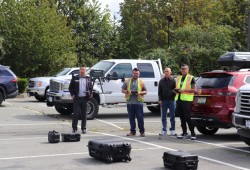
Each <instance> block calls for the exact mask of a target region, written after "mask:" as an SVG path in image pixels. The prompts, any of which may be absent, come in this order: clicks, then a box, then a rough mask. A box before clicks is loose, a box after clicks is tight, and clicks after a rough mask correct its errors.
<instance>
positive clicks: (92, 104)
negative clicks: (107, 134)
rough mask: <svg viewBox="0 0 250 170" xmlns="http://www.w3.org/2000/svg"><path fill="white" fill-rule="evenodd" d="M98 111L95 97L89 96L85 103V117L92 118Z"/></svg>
mask: <svg viewBox="0 0 250 170" xmlns="http://www.w3.org/2000/svg"><path fill="white" fill-rule="evenodd" d="M98 112H99V104H98V102H97V101H96V99H95V98H91V99H90V100H89V101H88V104H87V119H88V120H92V119H94V118H96V117H97V115H98Z"/></svg>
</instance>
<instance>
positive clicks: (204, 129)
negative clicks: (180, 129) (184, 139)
mask: <svg viewBox="0 0 250 170" xmlns="http://www.w3.org/2000/svg"><path fill="white" fill-rule="evenodd" d="M196 128H197V129H198V131H199V132H200V133H202V134H203V135H214V134H215V133H216V132H217V131H218V130H219V128H214V127H203V126H196Z"/></svg>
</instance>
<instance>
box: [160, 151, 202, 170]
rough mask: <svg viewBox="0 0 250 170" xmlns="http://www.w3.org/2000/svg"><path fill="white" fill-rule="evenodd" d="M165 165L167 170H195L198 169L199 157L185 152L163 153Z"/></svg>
mask: <svg viewBox="0 0 250 170" xmlns="http://www.w3.org/2000/svg"><path fill="white" fill-rule="evenodd" d="M162 158H163V164H164V166H165V167H166V168H170V169H176V170H195V169H197V167H198V161H199V160H198V156H197V155H193V154H191V153H188V152H183V151H169V152H164V153H163V157H162Z"/></svg>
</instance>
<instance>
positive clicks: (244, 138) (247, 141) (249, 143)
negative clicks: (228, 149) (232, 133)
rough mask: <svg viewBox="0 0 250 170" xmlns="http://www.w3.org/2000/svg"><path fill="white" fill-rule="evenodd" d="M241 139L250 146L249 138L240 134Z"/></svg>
mask: <svg viewBox="0 0 250 170" xmlns="http://www.w3.org/2000/svg"><path fill="white" fill-rule="evenodd" d="M240 138H241V140H243V141H244V142H245V143H246V144H247V145H249V146H250V138H247V137H244V136H240Z"/></svg>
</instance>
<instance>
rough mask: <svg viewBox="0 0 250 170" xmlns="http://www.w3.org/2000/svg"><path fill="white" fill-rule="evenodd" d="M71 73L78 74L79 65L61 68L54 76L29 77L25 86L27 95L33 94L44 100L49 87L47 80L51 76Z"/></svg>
mask: <svg viewBox="0 0 250 170" xmlns="http://www.w3.org/2000/svg"><path fill="white" fill-rule="evenodd" d="M72 74H79V67H71V68H70V67H69V68H63V69H62V70H60V71H59V72H58V73H57V74H56V75H54V76H49V77H34V78H30V79H29V84H28V87H27V95H28V96H34V97H35V98H36V99H37V100H38V101H44V100H45V99H46V98H47V97H46V92H47V90H48V89H49V81H50V79H51V78H55V77H61V76H67V75H72Z"/></svg>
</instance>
